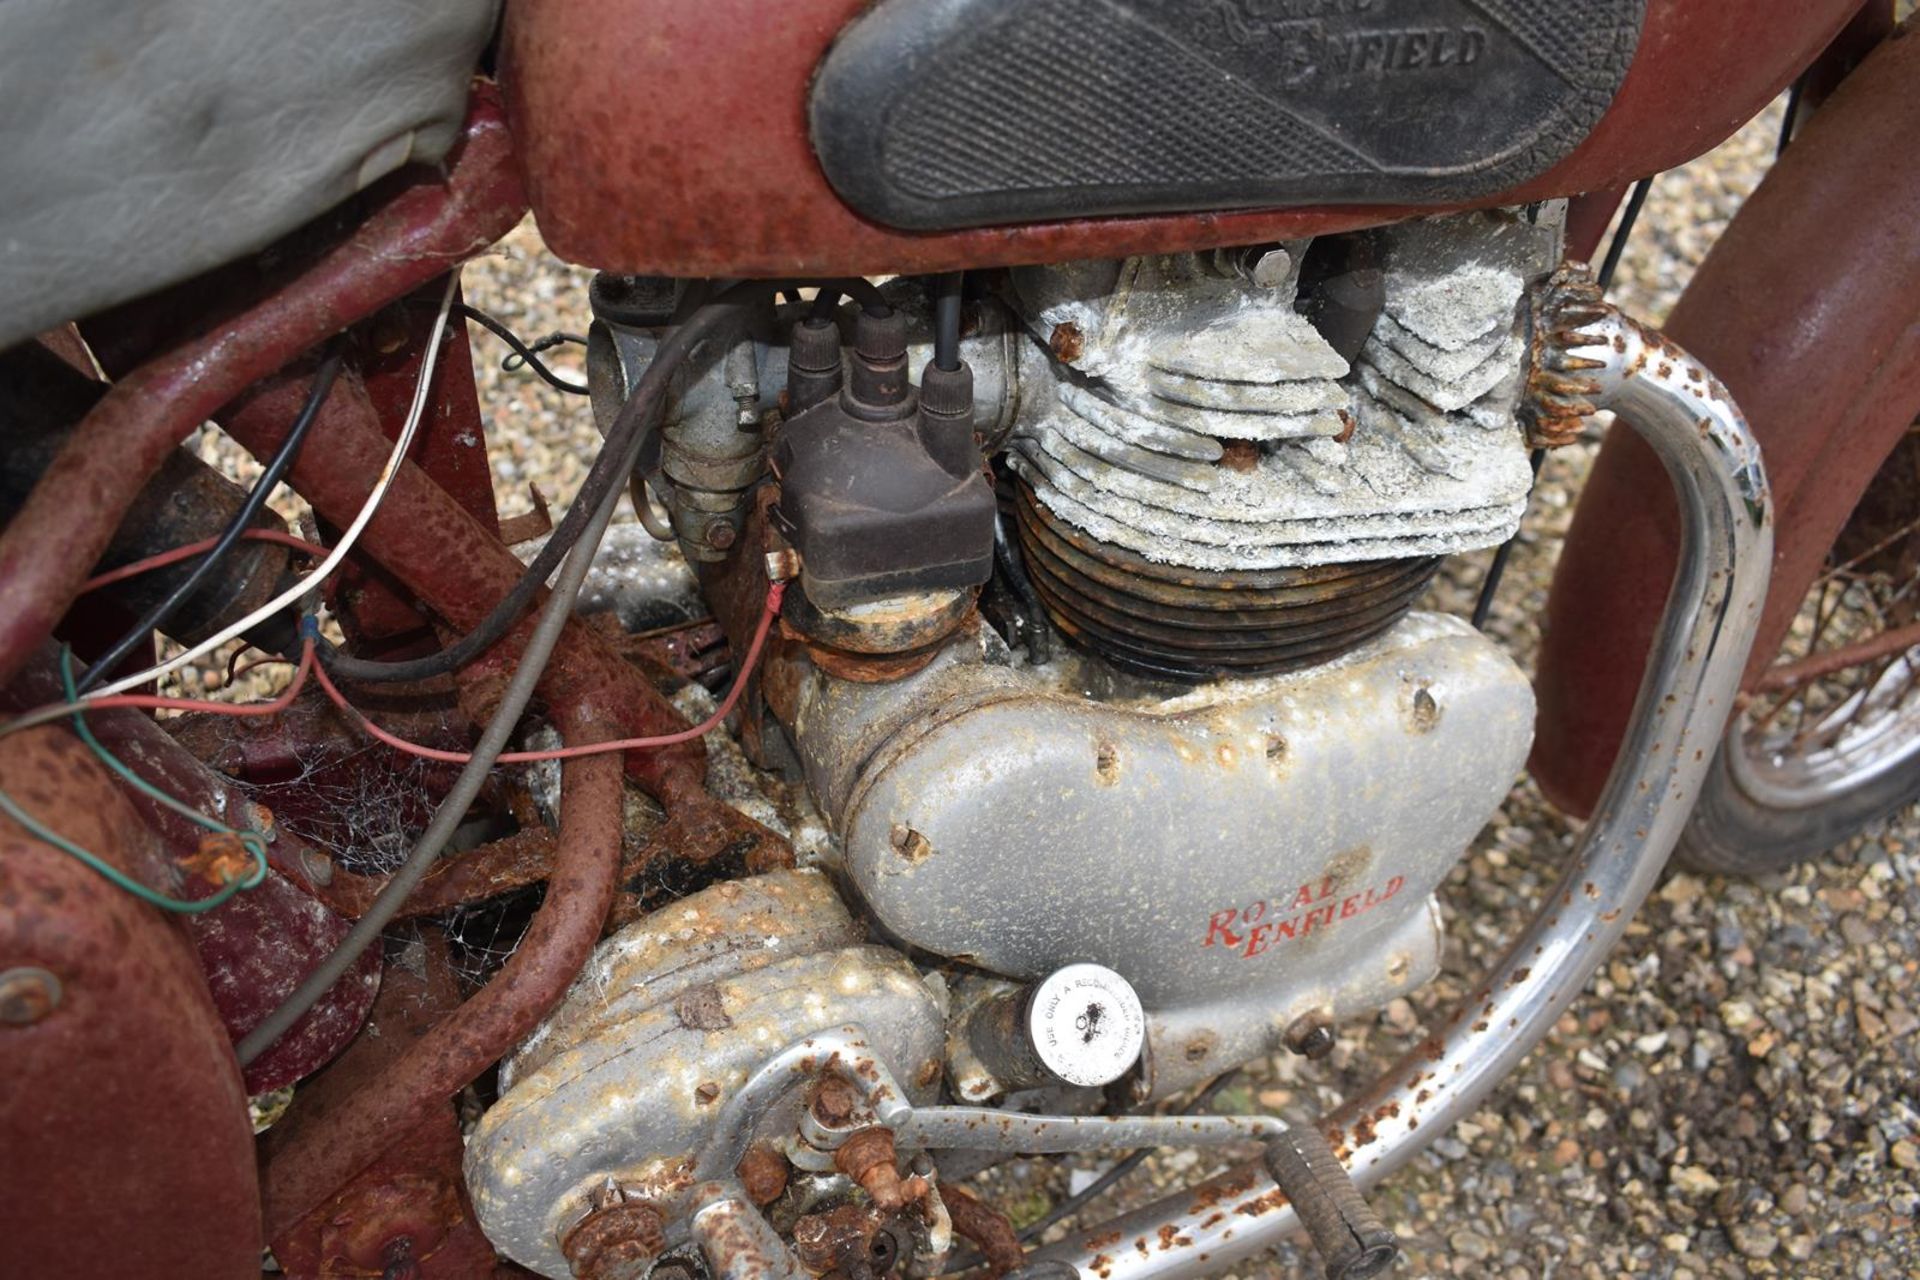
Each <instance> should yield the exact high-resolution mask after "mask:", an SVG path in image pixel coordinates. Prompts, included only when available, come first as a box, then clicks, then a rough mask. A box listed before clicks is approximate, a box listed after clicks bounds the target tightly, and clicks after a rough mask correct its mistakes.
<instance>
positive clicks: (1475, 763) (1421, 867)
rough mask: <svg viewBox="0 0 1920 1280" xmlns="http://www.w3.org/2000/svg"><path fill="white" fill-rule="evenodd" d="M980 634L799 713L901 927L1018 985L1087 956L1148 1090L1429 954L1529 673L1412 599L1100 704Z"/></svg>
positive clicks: (1385, 995)
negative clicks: (1206, 679) (1104, 970)
mask: <svg viewBox="0 0 1920 1280" xmlns="http://www.w3.org/2000/svg"><path fill="white" fill-rule="evenodd" d="M1082 671H1083V669H1082V668H1081V667H1079V666H1078V665H1077V664H1075V663H1072V662H1064V663H1061V664H1056V665H1052V666H1048V667H1040V668H1035V667H1023V666H1015V665H1013V663H1012V660H1011V657H1010V655H1009V654H1008V653H1007V651H1006V649H1005V648H1004V646H1002V645H1000V644H999V643H998V641H997V638H996V637H995V636H994V635H993V633H991V632H990V631H986V630H984V629H982V630H981V631H979V632H977V633H975V634H973V635H971V636H963V637H961V638H959V639H957V640H956V641H955V642H953V643H952V644H951V645H949V647H948V648H947V649H946V650H945V651H943V652H942V654H941V655H940V656H939V657H938V658H936V659H935V661H934V662H933V663H932V665H931V666H929V667H928V668H927V669H926V670H924V671H922V672H920V673H918V674H917V675H913V676H910V677H908V678H906V679H904V680H899V681H895V682H892V683H888V684H855V683H851V682H848V681H845V680H841V679H837V678H835V677H833V676H830V675H827V674H825V673H822V672H819V671H814V672H812V673H811V674H809V675H808V676H807V677H806V679H805V680H804V682H803V683H802V686H801V689H800V691H799V696H798V699H797V704H796V707H795V715H794V717H793V721H792V728H793V736H794V739H795V741H796V743H797V745H798V750H799V756H800V758H801V760H802V762H803V763H804V765H805V767H806V769H807V773H808V781H809V784H810V786H811V788H812V791H813V793H814V796H815V798H816V799H817V800H818V801H819V802H820V805H821V808H822V811H823V812H824V813H825V814H826V815H827V817H828V819H829V821H830V822H831V823H832V825H833V827H834V829H835V831H836V832H837V833H838V835H839V838H840V843H841V846H842V853H843V857H844V859H845V870H846V872H847V875H848V878H849V879H850V881H851V882H852V884H853V886H854V888H855V890H856V891H857V892H858V893H859V895H860V896H861V897H862V899H864V901H865V902H866V904H867V905H868V907H869V908H870V909H871V910H872V911H873V913H874V915H875V917H876V918H877V919H878V921H879V922H880V923H881V925H883V926H884V927H885V928H886V929H887V930H889V931H890V932H891V933H892V934H893V935H894V936H896V937H897V938H899V939H901V940H902V941H904V942H906V943H909V944H911V945H913V946H915V947H918V948H922V949H924V950H927V951H930V952H933V953H935V954H938V955H944V956H950V957H953V958H956V959H960V960H963V961H966V962H968V963H971V964H975V965H978V966H980V967H981V968H984V969H987V970H990V971H992V972H994V973H998V974H1002V975H1005V976H1007V977H1010V978H1018V979H1030V978H1037V977H1040V976H1042V975H1044V974H1046V973H1048V972H1051V971H1052V970H1054V969H1057V968H1059V967H1061V966H1062V965H1066V964H1070V963H1074V962H1078V961H1091V962H1095V963H1098V964H1103V965H1106V966H1107V967H1109V968H1111V969H1114V970H1116V971H1117V972H1119V973H1120V974H1121V975H1123V976H1124V977H1125V978H1126V979H1127V980H1128V981H1129V982H1131V983H1132V984H1133V986H1134V988H1135V989H1136V990H1137V991H1138V992H1139V995H1140V998H1141V1001H1142V1003H1143V1004H1144V1005H1145V1007H1146V1010H1147V1014H1148V1033H1147V1065H1146V1068H1145V1071H1146V1075H1145V1078H1144V1080H1143V1082H1142V1084H1141V1088H1140V1091H1141V1092H1142V1093H1143V1094H1145V1095H1148V1096H1156V1097H1157V1096H1165V1095H1166V1094H1169V1093H1172V1092H1175V1091H1177V1090H1179V1089H1182V1088H1184V1087H1186V1086H1188V1085H1190V1084H1193V1083H1195V1082H1197V1081H1198V1080H1201V1079H1204V1078H1206V1077H1209V1076H1212V1075H1215V1074H1217V1073H1218V1072H1220V1071H1221V1070H1224V1069H1225V1068H1226V1067H1228V1066H1231V1065H1233V1064H1235V1063H1238V1062H1242V1061H1245V1060H1247V1059H1248V1058H1251V1057H1253V1056H1255V1055H1257V1054H1259V1053H1262V1052H1266V1051H1268V1050H1269V1049H1272V1048H1275V1047H1277V1046H1278V1045H1279V1044H1280V1043H1281V1037H1282V1034H1283V1032H1284V1031H1285V1029H1286V1028H1287V1027H1288V1026H1289V1025H1290V1024H1291V1023H1292V1022H1293V1021H1294V1020H1295V1019H1297V1018H1299V1017H1301V1016H1303V1015H1306V1014H1312V1013H1319V1014H1325V1015H1327V1016H1330V1017H1334V1018H1339V1017H1346V1016H1352V1015H1355V1014H1358V1013H1362V1012H1366V1011H1369V1010H1372V1009H1375V1008H1378V1007H1379V1006H1380V1005H1381V1004H1382V1003H1384V1002H1385V1001H1386V1000H1388V999H1391V998H1392V997H1393V996H1395V995H1398V994H1401V993H1404V992H1407V991H1411V990H1413V989H1414V988H1416V987H1418V986H1420V985H1421V984H1422V983H1424V982H1425V981H1427V979H1428V978H1430V977H1431V976H1432V974H1433V973H1434V971H1435V970H1436V968H1437V966H1438V963H1439V952H1440V942H1441V933H1440V921H1439V916H1438V908H1437V906H1436V905H1435V903H1434V901H1433V898H1432V894H1433V891H1434V889H1435V888H1436V887H1437V886H1438V885H1439V883H1440V882H1441V880H1442V878H1443V877H1444V876H1445V875H1446V873H1447V871H1448V869H1449V868H1451V867H1452V866H1453V864H1454V863H1455V862H1456V861H1457V860H1458V859H1459V857H1460V856H1461V854H1462V852H1463V851H1464V850H1465V849H1466V847H1467V845H1468V843H1469V842H1470V841H1471V840H1472V839H1473V837H1474V835H1475V834H1476V833H1477V832H1478V831H1479V830H1480V828H1481V827H1482V826H1483V825H1484V824H1485V822H1486V820H1487V819H1488V817H1489V816H1490V815H1491V814H1492V813H1493V812H1494V811H1495V809H1496V808H1497V807H1498V806H1499V804H1500V801H1501V800H1502V798H1503V797H1504V796H1505V795H1506V793H1507V790H1508V788H1509V787H1510V786H1511V785H1512V783H1513V780H1514V778H1515V777H1516V776H1517V774H1518V773H1519V771H1520V768H1521V766H1522V764H1523V763H1524V761H1525V759H1526V755H1527V749H1528V746H1529V744H1530V742H1531V740H1532V732H1533V695H1532V691H1531V688H1530V687H1529V685H1528V683H1527V680H1526V678H1525V676H1524V675H1523V674H1522V673H1521V672H1520V670H1519V668H1518V667H1516V666H1515V665H1514V664H1513V662H1512V660H1511V659H1509V658H1508V657H1507V656H1506V655H1505V654H1504V653H1503V652H1502V651H1501V650H1500V649H1499V648H1498V647H1496V646H1495V645H1493V644H1492V643H1491V642H1490V641H1488V640H1486V639H1485V638H1484V637H1483V636H1481V635H1480V633H1479V632H1477V631H1475V630H1474V629H1473V628H1471V627H1470V626H1468V625H1467V624H1466V623H1464V622H1462V621H1460V620H1458V619H1455V618H1451V617H1447V616H1442V615H1435V614H1418V613H1416V614H1412V615H1409V616H1408V617H1407V618H1405V619H1403V620H1402V621H1401V622H1399V623H1398V624H1396V625H1395V626H1394V627H1393V628H1391V629H1390V630H1389V631H1387V632H1386V633H1385V634H1384V635H1382V636H1380V637H1378V638H1376V639H1375V640H1372V641H1369V642H1368V643H1366V644H1364V645H1362V646H1361V647H1359V648H1357V649H1355V650H1353V651H1352V652H1350V653H1348V654H1346V655H1344V656H1342V657H1340V658H1337V659H1335V660H1333V661H1331V662H1328V663H1325V664H1323V665H1321V666H1318V667H1315V668H1312V669H1310V670H1306V671H1301V672H1297V673H1293V674H1288V675H1281V676H1271V677H1266V678H1262V679H1254V680H1235V681H1225V682H1220V683H1216V684H1212V685H1208V686H1203V687H1201V688H1198V689H1194V690H1191V691H1189V692H1186V693H1183V694H1180V695H1178V696H1175V697H1171V698H1154V697H1136V698H1132V699H1108V700H1096V699H1094V698H1092V697H1089V696H1087V695H1086V694H1085V693H1084V692H1082V687H1081V683H1080V680H1081V673H1082Z"/></svg>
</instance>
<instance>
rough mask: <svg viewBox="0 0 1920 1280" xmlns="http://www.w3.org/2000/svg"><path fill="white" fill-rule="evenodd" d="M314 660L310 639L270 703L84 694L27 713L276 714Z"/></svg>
mask: <svg viewBox="0 0 1920 1280" xmlns="http://www.w3.org/2000/svg"><path fill="white" fill-rule="evenodd" d="M313 659H314V649H313V642H312V641H311V640H309V641H307V643H306V644H305V645H304V646H303V647H302V648H301V650H300V665H299V666H297V667H295V668H294V671H293V680H292V681H291V682H290V683H289V684H288V685H287V687H286V689H285V690H284V691H282V692H281V694H280V696H279V697H277V698H275V699H273V701H271V702H204V701H201V700H199V699H196V698H163V697H160V696H158V695H155V694H149V693H115V694H110V695H108V696H107V697H104V698H86V697H83V698H81V699H80V701H78V702H57V703H51V704H49V705H48V706H46V707H39V708H36V709H35V710H33V711H30V712H28V713H27V714H28V715H31V716H37V715H40V714H42V713H43V712H46V711H49V710H59V711H72V710H79V711H102V710H106V709H108V708H111V707H139V708H141V709H142V710H146V711H207V712H211V713H212V714H214V715H217V716H270V715H276V714H278V713H279V712H282V711H285V710H286V709H287V708H288V707H290V706H292V705H293V700H294V698H295V697H297V696H298V695H299V693H300V689H301V687H302V686H304V685H305V684H306V682H307V677H308V676H309V675H310V674H312V673H314V672H317V671H318V670H319V667H318V666H316V665H315V663H314V660H313ZM21 718H22V719H25V718H26V717H24V716H23V717H21Z"/></svg>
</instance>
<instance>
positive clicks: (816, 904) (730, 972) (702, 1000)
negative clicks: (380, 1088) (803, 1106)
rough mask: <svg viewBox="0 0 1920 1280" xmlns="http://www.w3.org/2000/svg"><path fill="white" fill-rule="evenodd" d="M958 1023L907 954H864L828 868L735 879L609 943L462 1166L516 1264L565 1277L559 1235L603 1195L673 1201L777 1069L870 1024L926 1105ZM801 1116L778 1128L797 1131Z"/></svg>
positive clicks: (530, 1042)
mask: <svg viewBox="0 0 1920 1280" xmlns="http://www.w3.org/2000/svg"><path fill="white" fill-rule="evenodd" d="M945 1020H946V1010H945V1007H944V999H943V997H942V996H941V994H940V993H939V992H938V990H937V989H936V988H934V987H930V986H929V985H928V984H926V983H925V982H923V981H922V980H921V977H920V975H919V974H918V973H917V972H916V971H915V970H914V967H913V966H912V965H911V964H910V963H908V962H907V960H906V958H905V957H904V956H901V955H900V954H899V953H898V952H895V951H892V950H890V949H888V948H885V947H879V946H873V945H869V944H868V943H867V942H866V930H865V929H864V928H862V927H861V926H860V925H858V924H857V923H856V922H855V921H854V920H853V919H852V918H851V917H850V916H849V915H848V913H847V909H846V907H845V906H844V905H843V904H842V903H841V901H840V899H839V897H838V895H837V894H836V893H835V892H834V890H833V887H832V885H830V884H829V883H828V882H827V880H826V877H825V876H823V875H822V874H821V873H820V872H818V871H791V870H789V871H773V872H769V873H767V874H765V875H760V876H754V877H750V878H748V879H745V880H734V881H727V882H724V883H722V884H718V885H715V886H713V887H711V888H708V889H704V890H702V891H700V892H699V893H696V894H693V895H691V896H689V897H686V898H682V899H680V900H678V901H676V902H673V903H670V904H668V905H667V906H664V907H662V908H660V909H659V910H657V911H655V912H653V913H652V914H650V915H647V916H645V917H643V918H641V919H639V920H637V921H635V922H634V923H632V924H630V925H628V926H627V927H626V928H624V929H622V930H620V931H619V932H618V933H616V934H614V935H613V936H612V937H610V938H608V939H606V940H605V941H604V942H602V943H601V944H600V946H599V948H598V949H597V950H596V951H595V952H594V955H593V958H592V959H591V960H589V961H588V963H587V965H586V967H585V968H584V969H583V970H581V973H580V976H579V977H578V978H576V979H575V980H574V984H573V988H572V990H570V991H569V992H568V994H567V998H566V999H565V1000H564V1001H562V1002H561V1004H560V1006H559V1007H558V1008H557V1009H555V1010H554V1011H553V1012H552V1013H551V1014H549V1015H548V1017H547V1019H546V1021H545V1022H543V1023H542V1024H541V1025H540V1026H539V1027H538V1028H536V1029H535V1030H534V1032H533V1033H532V1034H531V1035H529V1036H528V1037H527V1039H526V1040H525V1041H524V1042H523V1043H522V1044H521V1045H520V1047H519V1048H518V1049H516V1050H515V1051H514V1053H513V1055H512V1056H511V1057H510V1058H508V1059H507V1061H506V1062H505V1063H503V1064H502V1066H501V1071H500V1086H501V1094H500V1099H499V1101H498V1102H496V1103H495V1104H494V1105H493V1106H492V1107H490V1108H488V1110H487V1112H486V1114H485V1115H484V1116H482V1117H481V1119H480V1123H479V1125H478V1126H477V1127H476V1128H475V1130H474V1132H473V1135H472V1137H471V1138H469V1139H468V1142H467V1154H466V1161H465V1169H466V1179H467V1186H468V1189H469V1190H470V1191H471V1193H472V1196H473V1208H474V1214H475V1216H476V1217H477V1218H478V1220H479V1222H480V1226H481V1228H482V1229H483V1230H484V1231H485V1232H486V1234H487V1238H488V1239H489V1240H491V1241H492V1242H493V1243H494V1245H495V1246H496V1247H497V1248H499V1249H500V1250H501V1251H502V1252H503V1253H505V1254H506V1255H507V1256H509V1257H511V1258H512V1259H513V1260H514V1261H516V1262H518V1263H520V1264H521V1265H523V1266H526V1267H528V1268H530V1269H532V1270H533V1271H535V1272H538V1273H539V1274H540V1275H543V1276H551V1277H556V1278H559V1280H564V1278H565V1277H567V1276H570V1275H571V1274H572V1271H571V1269H570V1267H569V1264H568V1261H567V1258H566V1256H565V1255H564V1253H563V1252H562V1248H561V1244H562V1240H563V1239H564V1237H565V1236H566V1234H567V1232H568V1231H570V1230H571V1229H572V1228H573V1227H574V1226H575V1225H576V1224H577V1223H578V1222H579V1221H580V1220H581V1219H582V1218H583V1217H584V1216H585V1215H586V1214H587V1212H588V1210H589V1207H590V1205H591V1204H592V1203H593V1197H594V1196H595V1195H596V1194H597V1193H599V1192H600V1191H601V1190H602V1189H603V1188H604V1187H606V1186H608V1185H613V1186H617V1187H618V1188H619V1190H620V1193H621V1194H622V1195H623V1196H626V1197H629V1198H636V1199H642V1200H652V1201H657V1202H659V1203H662V1204H664V1203H667V1202H669V1201H670V1200H671V1199H672V1197H673V1196H674V1195H675V1194H676V1193H677V1192H678V1191H680V1190H683V1189H684V1188H685V1187H686V1185H687V1184H688V1183H689V1182H690V1181H691V1177H692V1174H691V1169H692V1163H693V1154H694V1153H695V1152H697V1151H698V1150H699V1149H700V1148H701V1146H702V1145H703V1144H704V1143H705V1142H706V1141H707V1139H708V1138H709V1137H710V1136H711V1134H712V1132H713V1130H714V1128H715V1125H716V1122H717V1120H718V1119H719V1117H720V1115H721V1112H722V1111H723V1109H724V1108H725V1107H726V1104H727V1102H728V1100H729V1099H730V1098H731V1097H732V1096H733V1095H734V1093H735V1092H736V1091H737V1090H739V1088H740V1087H741V1086H742V1085H743V1084H744V1083H745V1082H746V1081H747V1079H748V1078H749V1077H750V1076H751V1075H752V1074H753V1072H754V1071H755V1070H756V1069H757V1068H758V1067H759V1066H760V1065H761V1064H762V1063H763V1062H765V1061H766V1060H767V1059H768V1058H770V1057H772V1056H774V1054H776V1053H777V1052H778V1051H779V1050H781V1049H782V1048H785V1047H786V1046H787V1045H789V1044H792V1043H794V1042H796V1041H799V1040H801V1039H803V1038H805V1037H807V1036H809V1035H812V1034H815V1033H817V1032H821V1031H824V1030H827V1029H830V1028H833V1027H837V1026H841V1025H844V1024H847V1023H856V1022H857V1023H859V1024H860V1025H861V1026H862V1027H863V1028H864V1029H865V1030H866V1032H867V1034H868V1035H869V1036H870V1037H871V1042H872V1045H873V1049H874V1052H875V1053H876V1054H877V1055H878V1057H879V1058H880V1060H881V1061H882V1062H883V1063H885V1064H886V1066H887V1068H888V1069H889V1070H890V1071H891V1072H892V1073H893V1076H894V1078H895V1079H896V1080H898V1081H900V1082H901V1086H902V1087H903V1088H904V1089H906V1090H907V1092H908V1093H909V1095H910V1096H911V1097H912V1099H913V1100H914V1101H918V1102H924V1101H927V1100H928V1099H929V1098H930V1097H931V1096H932V1093H933V1090H934V1086H936V1085H937V1084H938V1081H939V1078H940V1059H941V1056H942V1053H943V1050H944V1044H945V1030H944V1028H945ZM797 1106H798V1102H797V1100H796V1101H795V1102H794V1103H793V1107H792V1108H789V1109H787V1110H784V1111H779V1110H778V1109H776V1110H777V1114H776V1115H774V1116H772V1117H770V1118H769V1119H768V1121H767V1124H768V1125H769V1127H770V1128H779V1127H782V1126H781V1123H780V1122H781V1121H782V1120H784V1122H785V1123H784V1128H785V1130H787V1131H791V1129H792V1126H793V1122H794V1119H795V1116H796V1114H797V1112H796V1111H795V1110H794V1109H793V1108H797Z"/></svg>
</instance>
